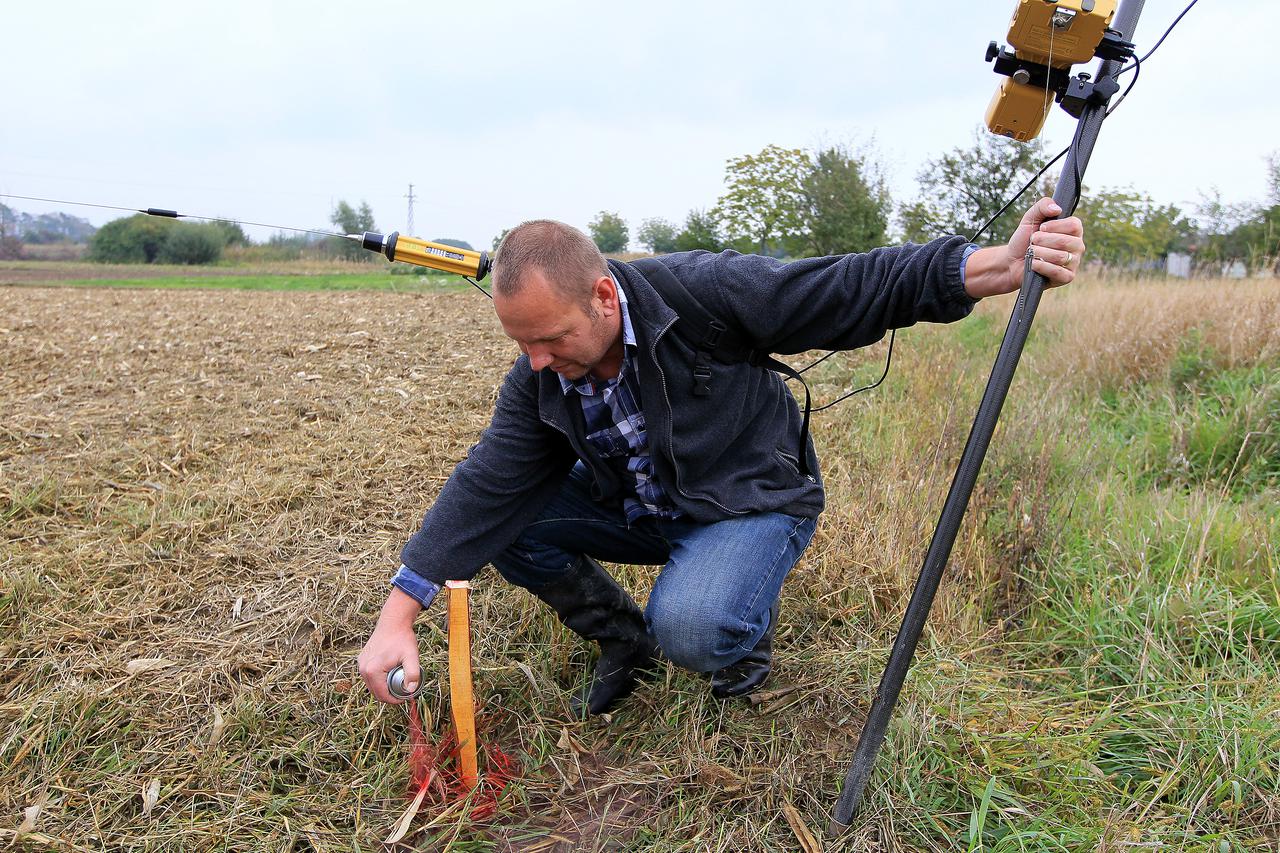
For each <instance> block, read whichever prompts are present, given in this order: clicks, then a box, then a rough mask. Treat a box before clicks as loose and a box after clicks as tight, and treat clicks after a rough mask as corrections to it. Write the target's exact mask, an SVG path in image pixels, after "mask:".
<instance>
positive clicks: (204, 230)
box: [156, 223, 227, 264]
mask: <svg viewBox="0 0 1280 853" xmlns="http://www.w3.org/2000/svg"><path fill="white" fill-rule="evenodd" d="M226 239H227V231H226V229H225V228H221V227H219V226H218V225H217V224H213V223H210V224H206V225H190V224H187V223H177V224H175V225H173V226H172V227H170V228H169V233H168V234H166V235H165V238H164V243H163V244H161V246H160V252H159V254H158V255H157V257H156V260H157V261H159V262H160V263H162V264H211V263H213V262H214V261H216V260H218V258H220V257H222V248H223V246H225V245H226Z"/></svg>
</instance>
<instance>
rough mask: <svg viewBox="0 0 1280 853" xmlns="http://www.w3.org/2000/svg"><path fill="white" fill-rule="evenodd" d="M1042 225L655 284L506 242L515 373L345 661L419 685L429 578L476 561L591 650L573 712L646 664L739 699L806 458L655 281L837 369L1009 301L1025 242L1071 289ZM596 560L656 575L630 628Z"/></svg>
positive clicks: (672, 259) (694, 260) (770, 604)
mask: <svg viewBox="0 0 1280 853" xmlns="http://www.w3.org/2000/svg"><path fill="white" fill-rule="evenodd" d="M1060 213H1061V211H1060V209H1059V208H1058V206H1057V205H1056V204H1055V203H1054V202H1053V201H1052V200H1051V199H1042V200H1041V201H1039V202H1038V203H1037V204H1036V205H1035V206H1034V207H1033V208H1032V209H1031V210H1030V211H1028V212H1027V214H1026V215H1025V216H1024V217H1023V218H1022V223H1021V225H1020V226H1019V228H1018V230H1017V232H1016V233H1015V234H1014V235H1013V237H1012V239H1011V240H1010V242H1009V244H1008V245H1007V246H997V247H990V248H985V249H983V248H978V247H977V246H975V245H973V244H970V243H969V242H968V241H966V240H965V239H964V238H963V237H946V238H941V239H938V240H934V241H933V242H931V243H928V244H926V245H922V246H918V245H912V244H907V245H904V246H897V247H890V248H883V249H876V250H874V251H870V252H866V253H862V254H853V255H844V256H838V257H825V258H809V259H805V260H799V261H793V262H790V263H782V262H780V261H778V260H775V259H773V258H767V257H760V256H755V255H741V254H738V253H736V252H733V251H725V252H721V253H720V254H712V253H710V252H703V251H695V252H682V253H678V254H673V255H666V256H662V257H659V258H657V259H655V260H654V261H650V262H648V263H649V264H653V263H656V264H658V265H659V267H660V268H656V269H655V268H654V267H653V266H648V267H644V269H641V266H643V265H639V266H638V265H635V264H628V263H621V262H617V261H608V262H606V260H605V259H604V257H602V256H601V254H600V252H599V251H598V250H597V249H596V246H595V244H594V243H592V241H591V240H590V239H589V238H588V237H587V236H586V235H584V234H583V233H581V232H580V231H578V230H576V229H574V228H571V227H569V226H567V225H564V224H562V223H558V222H552V221H547V220H538V221H533V222H526V223H524V224H522V225H520V226H518V227H516V228H514V229H512V230H511V232H510V233H509V234H508V235H507V236H506V238H505V239H504V240H503V242H502V245H501V246H500V247H499V249H498V252H497V257H496V261H495V264H494V270H493V305H494V309H495V310H496V311H497V314H498V319H499V320H500V321H501V323H502V328H503V330H504V331H505V332H506V334H507V335H508V336H509V337H511V338H512V339H513V340H514V341H515V342H516V343H517V344H518V345H519V347H520V350H521V352H522V353H523V355H522V356H521V357H520V358H519V359H518V360H517V361H516V363H515V366H514V367H512V368H511V370H510V372H509V373H508V374H507V376H506V378H505V380H504V381H503V383H502V388H501V390H500V392H499V395H498V401H497V405H496V406H495V409H494V413H493V420H492V422H491V423H490V425H489V427H488V428H487V429H486V430H485V431H484V433H483V434H482V435H481V437H480V440H479V442H478V443H477V444H476V445H475V446H474V447H473V448H472V449H471V452H470V453H469V455H468V456H467V458H466V459H464V460H463V461H462V462H461V463H459V464H458V466H457V467H456V468H455V469H454V471H453V474H452V475H451V476H450V478H449V480H448V482H447V483H446V484H445V486H444V489H443V490H442V491H441V493H440V496H439V498H438V499H437V501H436V502H435V504H434V505H433V506H432V507H431V508H430V510H429V511H428V512H427V514H426V517H425V518H424V520H423V523H422V527H421V529H420V530H419V531H418V532H417V533H416V534H415V535H414V536H413V537H412V538H411V539H410V540H409V542H408V544H407V545H406V546H405V548H404V550H403V552H402V554H401V559H402V561H403V565H402V566H401V567H400V570H399V571H398V572H397V573H396V575H395V576H394V577H393V578H392V580H391V583H392V586H393V589H392V590H391V592H390V595H389V596H388V598H387V601H386V603H385V604H384V606H383V608H382V613H381V615H380V617H379V619H378V623H377V627H376V628H375V629H374V632H373V635H372V636H371V637H370V638H369V641H368V643H367V644H366V645H365V647H364V650H363V651H362V652H361V654H360V659H359V667H360V673H361V676H362V677H363V678H364V681H365V683H366V684H367V685H368V687H369V690H370V691H371V692H372V693H373V695H374V696H375V697H377V698H378V699H379V700H381V701H383V702H389V701H390V702H394V701H396V700H395V699H394V698H393V697H392V696H390V695H389V694H388V692H387V683H386V677H387V673H388V672H389V671H390V670H392V669H394V668H395V667H397V666H403V667H404V669H405V682H406V687H408V688H410V689H412V688H413V687H415V686H416V684H417V682H418V681H419V680H420V678H421V673H420V669H419V660H418V646H417V640H416V637H415V635H414V632H413V621H414V617H415V616H416V615H417V613H418V612H419V610H421V609H422V608H424V607H427V606H428V605H429V604H430V603H431V601H432V599H433V598H434V597H435V595H436V593H437V592H438V591H439V589H440V587H441V586H442V585H443V584H444V582H445V581H446V580H466V579H469V578H471V577H472V576H474V575H475V574H476V573H477V572H478V571H479V570H480V569H481V568H482V567H484V566H485V565H486V564H489V563H492V564H493V566H494V567H495V568H496V569H497V570H498V572H499V573H500V574H501V575H502V576H503V577H504V578H505V579H506V580H508V581H509V582H511V583H513V584H517V585H519V586H522V587H524V588H525V589H527V590H528V591H529V592H531V593H533V594H534V595H535V596H537V597H538V598H539V599H541V600H542V601H544V602H545V603H546V604H547V605H548V606H550V607H551V608H552V609H553V610H554V611H555V613H556V615H557V616H558V617H559V618H560V620H561V621H562V622H563V623H564V624H565V625H566V626H567V627H569V628H570V629H571V630H573V631H575V632H576V633H578V634H579V635H581V636H582V637H584V638H586V639H588V640H594V641H595V642H596V643H598V644H599V647H600V655H599V658H598V660H597V662H596V665H595V673H594V677H593V679H592V682H591V684H590V685H589V687H588V688H587V689H586V690H585V691H584V692H583V694H582V695H580V696H577V697H574V711H575V713H577V714H598V713H601V712H603V711H605V710H607V709H609V708H610V707H612V706H613V705H614V703H616V702H617V701H618V700H620V699H622V698H623V697H625V696H626V695H627V694H629V693H630V692H631V691H632V690H633V689H634V687H635V686H636V683H637V681H638V679H640V678H642V677H643V675H644V674H645V673H646V672H647V671H649V670H651V669H652V667H653V665H654V663H655V660H656V659H657V658H658V656H659V655H661V656H662V657H665V658H666V659H667V660H670V661H672V662H674V663H675V664H677V665H679V666H682V667H684V668H686V669H689V670H692V671H694V672H700V673H707V674H708V675H709V677H710V683H711V692H712V695H714V696H715V697H716V698H718V699H727V698H730V697H735V696H742V695H745V694H747V693H750V692H751V691H752V690H755V689H756V688H757V687H759V686H760V685H761V684H762V683H763V682H764V680H765V678H766V677H767V676H768V674H769V670H770V666H771V663H772V659H773V636H774V630H775V628H776V626H777V623H778V618H779V613H778V596H779V592H780V591H781V589H782V584H783V581H784V580H785V579H786V577H787V573H788V572H789V571H790V570H791V568H792V566H794V565H795V564H796V561H797V560H798V559H799V558H800V555H801V554H802V553H804V550H805V547H806V546H807V545H808V544H809V540H810V539H811V538H812V536H813V532H814V526H815V524H816V522H817V518H818V515H819V514H820V513H821V512H822V509H823V486H822V480H821V477H820V475H819V473H818V460H817V457H816V455H815V453H814V450H813V445H812V442H811V441H810V440H809V438H808V435H807V432H806V431H805V430H803V429H802V422H803V418H802V415H801V413H800V410H799V408H798V406H797V405H796V402H795V400H794V399H793V398H792V396H791V394H790V392H789V391H788V390H787V388H786V387H785V385H784V384H783V381H782V379H781V378H780V376H779V375H778V374H777V373H775V372H773V371H772V370H770V369H768V368H767V367H766V366H763V365H759V364H758V363H752V362H751V361H745V360H739V361H730V362H725V361H722V360H717V359H714V358H712V359H708V358H707V353H706V352H705V351H703V352H699V351H698V350H699V349H700V347H699V346H698V345H697V343H696V342H694V343H691V342H690V341H688V340H686V339H685V336H683V335H681V334H679V333H678V330H676V329H675V328H673V327H674V326H675V324H676V321H677V317H678V313H677V311H676V310H674V309H673V307H672V305H671V304H669V302H670V301H673V300H671V296H670V294H671V285H670V284H669V283H668V282H669V276H674V277H675V279H676V280H677V281H678V285H677V287H678V286H679V285H683V288H684V290H685V291H687V293H688V294H689V295H690V296H692V297H693V299H694V300H696V302H697V303H699V304H700V305H701V306H702V308H704V309H705V311H706V312H707V313H709V314H710V315H711V316H712V317H714V318H716V319H718V320H719V321H720V322H722V323H723V324H724V325H725V326H726V327H728V329H729V330H730V332H731V333H732V334H733V335H735V336H737V337H738V338H740V339H742V340H745V341H749V342H750V346H751V347H752V348H753V349H756V350H760V351H763V352H769V353H782V354H791V353H799V352H803V351H805V350H810V349H852V348H855V347H862V346H867V345H868V344H871V343H874V342H875V341H878V340H880V339H881V337H883V335H884V334H885V332H886V331H887V330H889V329H893V328H901V327H904V326H910V325H912V324H914V323H916V322H919V321H927V322H936V323H948V322H952V321H955V320H959V319H961V318H963V317H965V316H967V315H968V314H969V312H970V311H971V310H972V308H973V305H974V304H975V302H976V301H977V300H978V299H980V298H983V297H986V296H992V295H997V294H1002V293H1008V292H1011V291H1014V290H1017V288H1018V287H1019V286H1020V284H1021V282H1022V271H1023V262H1024V255H1025V253H1026V250H1027V248H1028V246H1029V245H1030V246H1031V247H1032V248H1033V249H1034V254H1035V256H1036V260H1035V261H1034V262H1033V267H1034V269H1035V271H1036V272H1039V273H1041V274H1042V275H1044V276H1045V277H1046V278H1047V279H1048V280H1049V283H1050V284H1051V285H1054V284H1066V283H1068V282H1070V281H1071V280H1072V278H1073V277H1074V275H1075V270H1076V269H1077V268H1078V266H1079V262H1080V256H1081V254H1082V253H1083V252H1084V242H1083V228H1082V226H1081V224H1080V221H1079V220H1078V219H1075V218H1070V219H1062V220H1056V219H1053V218H1052V217H1054V216H1057V215H1059V214H1060ZM664 293H665V294H667V297H666V298H665V299H664V296H663V294H664ZM704 349H705V348H704ZM600 560H604V561H608V562H616V563H628V564H631V563H634V564H644V565H657V566H661V568H660V569H659V570H658V572H657V577H656V579H655V581H654V583H653V587H652V589H651V590H650V592H649V596H648V600H647V603H646V606H645V608H644V610H643V611H641V610H640V608H639V607H638V606H637V605H636V603H635V602H634V601H633V600H632V598H631V596H630V595H628V594H627V592H626V591H624V590H623V589H622V588H621V587H620V586H619V585H618V584H617V583H616V582H615V581H614V580H613V578H612V577H610V576H609V574H608V573H607V572H606V571H605V570H604V568H603V567H602V566H601V565H600V563H599V562H598V561H600Z"/></svg>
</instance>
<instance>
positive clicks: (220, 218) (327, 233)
mask: <svg viewBox="0 0 1280 853" xmlns="http://www.w3.org/2000/svg"><path fill="white" fill-rule="evenodd" d="M0 198H20V199H24V200H25V201H44V202H48V203H50V204H74V205H76V206H77V207H101V208H103V209H104V210H127V211H132V212H133V213H146V212H147V211H146V210H144V209H142V208H140V207H120V206H118V205H114V204H93V203H91V202H87V201H67V200H66V199H58V198H40V197H39V196H31V195H14V194H12V193H0ZM162 218H164V219H167V218H168V217H162ZM177 218H178V219H200V220H203V221H205V222H234V223H236V224H237V225H256V226H258V227H259V228H278V229H280V230H281V231H302V232H304V233H306V234H323V235H324V236H326V237H339V238H342V239H344V240H345V239H347V235H346V234H338V233H336V232H333V231H319V230H317V229H315V228H295V227H293V226H291V225H271V224H269V223H266V222H250V221H249V220H247V219H229V218H228V217H226V216H197V215H195V214H194V213H179V214H178V215H177Z"/></svg>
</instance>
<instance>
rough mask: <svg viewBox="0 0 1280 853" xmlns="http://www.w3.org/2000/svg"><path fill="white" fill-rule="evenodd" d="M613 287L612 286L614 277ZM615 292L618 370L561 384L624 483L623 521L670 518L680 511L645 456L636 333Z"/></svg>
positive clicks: (624, 302)
mask: <svg viewBox="0 0 1280 853" xmlns="http://www.w3.org/2000/svg"><path fill="white" fill-rule="evenodd" d="M614 285H615V287H616V286H617V280H616V279H615V280H614ZM617 290H618V302H619V304H620V306H621V311H622V343H623V348H622V349H623V354H622V370H621V371H620V372H619V373H618V375H617V376H616V377H615V378H613V379H607V380H604V381H600V380H597V379H592V378H591V375H590V374H587V375H586V376H584V377H582V378H581V379H577V380H570V379H565V378H564V377H563V376H561V377H560V387H561V388H562V389H563V390H564V393H565V395H566V396H568V395H569V394H577V395H578V399H579V400H580V401H581V403H582V417H583V420H584V421H585V423H586V430H587V441H589V442H591V444H592V446H593V447H595V449H596V450H597V451H598V452H599V453H600V455H601V456H602V457H603V458H604V460H605V462H606V463H607V464H609V465H611V466H612V467H613V468H614V470H615V471H616V472H617V473H618V476H619V478H620V479H621V480H622V482H623V483H624V484H625V487H627V491H628V492H629V494H625V495H624V496H623V499H622V507H623V511H624V512H625V513H626V516H627V524H631V523H632V522H634V521H635V520H636V519H638V518H640V517H642V516H646V515H654V516H658V517H659V518H675V517H676V516H678V515H679V514H680V511H679V510H677V509H676V508H675V505H674V504H673V503H672V502H671V498H669V497H668V496H667V493H666V491H665V490H664V489H663V488H662V484H661V483H660V482H658V475H657V474H656V473H654V470H653V461H652V459H651V458H650V456H649V441H648V433H646V431H645V425H644V412H643V411H641V409H640V386H639V383H638V382H637V381H636V359H635V358H633V357H632V353H633V351H634V350H635V348H636V335H635V330H634V329H633V328H632V326H631V316H630V315H629V314H628V313H627V297H626V294H625V293H623V292H622V288H621V287H618V288H617Z"/></svg>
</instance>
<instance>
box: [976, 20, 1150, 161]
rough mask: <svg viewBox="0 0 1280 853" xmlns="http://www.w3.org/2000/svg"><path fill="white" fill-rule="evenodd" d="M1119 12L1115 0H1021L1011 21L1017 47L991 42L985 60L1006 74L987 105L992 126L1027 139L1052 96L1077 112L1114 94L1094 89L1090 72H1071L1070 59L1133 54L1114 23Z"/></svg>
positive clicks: (1044, 114) (1037, 128)
mask: <svg viewBox="0 0 1280 853" xmlns="http://www.w3.org/2000/svg"><path fill="white" fill-rule="evenodd" d="M1115 12H1116V0H1018V5H1017V8H1016V9H1015V10H1014V13H1013V20H1012V21H1010V23H1009V44H1010V45H1012V47H1013V50H1012V51H1009V50H1006V49H1004V48H1002V47H997V46H996V43H995V42H991V44H990V45H989V46H988V47H987V61H988V62H991V61H993V60H994V61H995V70H996V72H997V73H998V74H1003V75H1005V76H1006V77H1007V78H1008V79H1006V80H1004V81H1003V82H1002V83H1001V84H1000V88H999V89H997V90H996V93H995V95H994V96H993V97H992V98H991V103H990V104H989V105H988V106H987V117H986V118H987V127H988V129H990V130H991V132H992V133H998V134H1000V135H1001V136H1008V137H1011V138H1013V139H1016V140H1018V141H1019V142H1026V141H1028V140H1031V139H1034V138H1035V137H1036V136H1037V135H1038V134H1039V133H1040V129H1041V128H1042V127H1044V120H1045V118H1046V117H1047V116H1048V115H1049V108H1050V107H1051V106H1053V102H1054V100H1058V101H1061V102H1062V105H1063V107H1064V108H1065V109H1066V110H1067V111H1068V112H1070V113H1072V115H1075V116H1079V114H1080V110H1081V109H1083V106H1084V104H1085V103H1087V102H1089V101H1090V100H1097V99H1099V98H1101V99H1102V100H1103V101H1104V102H1105V100H1106V99H1109V98H1110V97H1111V95H1113V94H1115V91H1114V89H1111V90H1110V91H1105V92H1103V91H1095V90H1096V87H1095V86H1093V85H1091V84H1089V82H1088V75H1081V76H1080V77H1077V78H1072V77H1071V76H1070V71H1071V66H1072V65H1075V64H1077V63H1081V62H1088V61H1089V60H1091V59H1093V58H1094V57H1095V56H1098V57H1102V58H1105V59H1125V58H1128V57H1129V56H1132V55H1133V45H1132V44H1130V43H1128V42H1126V41H1124V40H1122V39H1121V38H1120V37H1119V34H1118V33H1116V32H1115V31H1114V30H1112V29H1110V27H1111V19H1112V17H1113V16H1114V15H1115ZM1111 86H1114V83H1112V84H1111Z"/></svg>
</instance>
